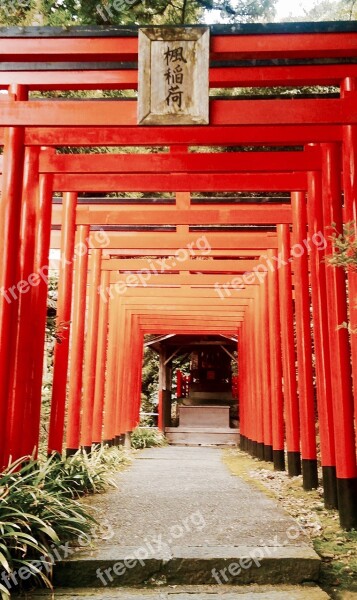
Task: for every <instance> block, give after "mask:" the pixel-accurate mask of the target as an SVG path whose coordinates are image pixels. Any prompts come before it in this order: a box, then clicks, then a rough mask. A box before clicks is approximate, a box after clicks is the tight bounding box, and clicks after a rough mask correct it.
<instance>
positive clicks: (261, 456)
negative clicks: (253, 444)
mask: <svg viewBox="0 0 357 600" xmlns="http://www.w3.org/2000/svg"><path fill="white" fill-rule="evenodd" d="M256 456H257V458H259V460H264V444H263V442H258V443H257V454H256Z"/></svg>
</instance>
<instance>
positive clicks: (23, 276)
mask: <svg viewBox="0 0 357 600" xmlns="http://www.w3.org/2000/svg"><path fill="white" fill-rule="evenodd" d="M38 169H39V148H36V147H35V148H34V147H27V148H26V150H25V161H24V180H23V194H22V210H21V226H20V239H21V244H20V248H19V266H18V272H17V281H19V282H21V288H19V286H18V289H20V295H19V300H18V326H17V332H16V337H15V339H14V340H13V350H12V352H13V355H14V358H13V364H12V370H11V384H10V393H9V405H8V429H7V436H6V448H7V452H8V454H9V456H11V458H12V460H17V459H18V458H20V456H21V455H22V454H21V453H22V449H23V447H24V445H23V436H22V429H23V423H24V415H25V414H26V412H28V413H30V410H29V407H27V403H31V379H32V373H31V369H32V364H31V352H30V348H31V342H32V339H33V334H34V332H33V321H32V318H31V319H30V318H29V315H34V314H35V310H36V306H35V304H34V296H35V289H36V288H35V286H34V284H35V285H37V284H38V283H39V275H37V276H36V277H35V279H34V262H35V240H36V229H37V209H38V185H39V175H38ZM29 426H30V424H29V423H28V422H27V427H29ZM24 450H26V453H27V454H32V452H33V451H34V450H36V448H34V447H32V448H25V447H24Z"/></svg>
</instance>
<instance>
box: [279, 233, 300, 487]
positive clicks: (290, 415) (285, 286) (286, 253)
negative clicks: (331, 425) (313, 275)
mask: <svg viewBox="0 0 357 600" xmlns="http://www.w3.org/2000/svg"><path fill="white" fill-rule="evenodd" d="M277 233H278V246H279V259H280V260H281V264H280V265H279V297H280V302H279V306H280V324H281V344H282V357H283V379H284V400H285V424H286V444H287V451H288V472H289V475H291V476H296V475H300V474H301V460H300V431H299V405H298V398H297V383H296V369H295V342H294V322H293V299H292V279H291V262H290V258H291V256H290V227H289V225H282V224H278V225H277Z"/></svg>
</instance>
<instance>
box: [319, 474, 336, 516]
mask: <svg viewBox="0 0 357 600" xmlns="http://www.w3.org/2000/svg"><path fill="white" fill-rule="evenodd" d="M322 485H323V488H324V504H325V508H328V509H333V508H338V498H337V478H336V467H322Z"/></svg>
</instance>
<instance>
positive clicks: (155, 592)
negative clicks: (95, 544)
mask: <svg viewBox="0 0 357 600" xmlns="http://www.w3.org/2000/svg"><path fill="white" fill-rule="evenodd" d="M54 597H55V599H58V600H96V599H97V598H101V599H103V600H117V599H119V600H220V599H223V600H328V598H329V596H328V595H327V594H325V592H323V591H322V590H321V589H320V588H318V587H316V586H274V587H272V586H243V587H231V586H220V587H219V589H218V591H217V586H214V587H213V586H212V587H211V586H192V587H189V588H188V587H187V586H186V587H182V586H178V587H171V588H167V587H161V588H159V589H150V588H147V589H135V588H117V589H112V588H111V589H106V590H105V591H103V588H101V589H91V590H87V589H82V590H81V589H65V590H64V589H60V590H56V592H55V596H54ZM26 598H28V600H52V598H53V596H52V595H51V594H49V593H48V592H38V593H36V594H27V595H26Z"/></svg>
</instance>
